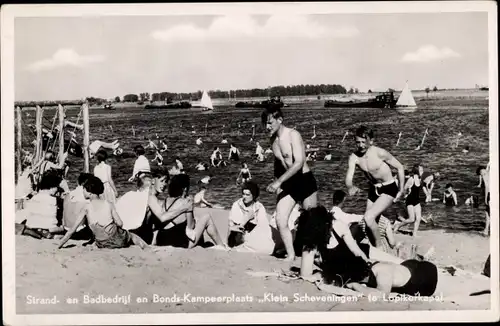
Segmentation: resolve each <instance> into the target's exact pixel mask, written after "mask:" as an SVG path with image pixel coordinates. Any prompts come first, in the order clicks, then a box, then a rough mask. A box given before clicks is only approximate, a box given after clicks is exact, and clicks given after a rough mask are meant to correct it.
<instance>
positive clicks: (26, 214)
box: [15, 171, 64, 239]
mask: <svg viewBox="0 0 500 326" xmlns="http://www.w3.org/2000/svg"><path fill="white" fill-rule="evenodd" d="M60 183H61V177H60V176H59V174H58V173H57V172H56V171H47V172H45V173H44V174H43V175H42V177H41V179H40V182H39V184H38V188H39V190H38V193H37V194H36V195H34V196H33V197H32V198H31V199H29V200H27V201H26V202H25V203H24V209H22V210H19V211H17V212H16V218H15V221H16V223H19V224H23V225H25V227H27V228H30V229H32V230H34V231H35V232H38V233H39V234H40V236H41V237H44V238H49V239H51V238H53V235H54V234H56V233H60V232H64V228H62V227H61V226H60V223H59V222H58V220H57V212H58V207H57V198H56V197H55V195H56V193H57V192H58V187H59V184H60Z"/></svg>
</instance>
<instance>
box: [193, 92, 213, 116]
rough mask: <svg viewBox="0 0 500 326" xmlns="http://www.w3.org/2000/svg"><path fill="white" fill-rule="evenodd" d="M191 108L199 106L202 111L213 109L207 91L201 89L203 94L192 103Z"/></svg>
mask: <svg viewBox="0 0 500 326" xmlns="http://www.w3.org/2000/svg"><path fill="white" fill-rule="evenodd" d="M192 105H193V108H201V110H202V111H213V110H214V106H213V104H212V99H211V98H210V96H209V95H208V92H207V91H203V95H202V96H201V100H200V101H197V102H193V103H192Z"/></svg>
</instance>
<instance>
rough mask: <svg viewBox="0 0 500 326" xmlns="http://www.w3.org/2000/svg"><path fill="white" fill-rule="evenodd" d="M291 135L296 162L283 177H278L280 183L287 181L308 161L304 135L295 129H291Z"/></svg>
mask: <svg viewBox="0 0 500 326" xmlns="http://www.w3.org/2000/svg"><path fill="white" fill-rule="evenodd" d="M290 137H291V141H292V155H293V160H294V162H293V164H292V166H291V167H290V168H289V169H288V170H286V172H285V173H284V174H283V175H282V176H281V177H279V178H278V182H279V183H280V184H282V183H283V182H285V181H287V180H288V179H290V178H291V177H292V176H294V175H295V174H296V173H297V172H299V171H300V170H301V169H302V167H303V166H304V163H305V162H306V151H305V147H304V142H303V141H302V137H301V136H300V134H299V133H298V132H297V131H295V130H292V131H290Z"/></svg>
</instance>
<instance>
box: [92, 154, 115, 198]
mask: <svg viewBox="0 0 500 326" xmlns="http://www.w3.org/2000/svg"><path fill="white" fill-rule="evenodd" d="M96 158H97V161H98V162H99V164H97V165H96V166H95V167H94V175H95V176H96V177H98V178H99V179H101V181H102V183H103V184H104V193H103V198H104V199H105V200H107V201H109V202H110V203H113V204H114V203H116V197H118V191H117V190H116V187H115V183H114V182H113V178H112V177H111V166H110V165H108V164H107V163H106V160H107V159H108V153H106V151H104V150H99V151H98V152H97V154H96Z"/></svg>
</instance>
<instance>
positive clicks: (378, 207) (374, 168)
mask: <svg viewBox="0 0 500 326" xmlns="http://www.w3.org/2000/svg"><path fill="white" fill-rule="evenodd" d="M355 137H356V145H357V151H356V152H354V153H352V154H351V156H349V167H348V170H347V175H346V178H345V184H346V186H347V188H348V191H349V195H351V196H353V195H355V194H356V193H357V192H358V191H359V189H358V188H357V187H355V186H353V184H352V178H353V176H354V172H355V171H356V166H359V168H360V169H361V170H362V171H363V172H364V173H365V175H366V176H367V178H368V180H369V181H370V182H371V183H372V184H371V185H370V190H369V192H368V201H367V203H366V211H365V214H364V216H363V219H364V220H365V222H366V225H367V226H368V228H369V229H370V232H369V233H371V234H369V236H370V235H371V236H372V239H370V240H371V242H372V244H374V245H375V246H376V247H380V246H381V245H382V242H381V237H380V234H379V231H378V225H377V221H376V219H377V218H378V217H379V216H380V215H381V214H382V213H383V212H384V211H385V210H386V209H387V208H389V207H390V206H391V205H392V203H393V202H395V201H397V200H398V199H399V198H400V197H401V196H402V195H403V185H404V184H405V173H404V167H403V165H402V164H401V163H400V162H399V161H398V160H396V159H395V158H394V156H392V155H391V154H390V153H389V152H388V151H386V150H385V149H382V148H380V147H376V146H374V145H373V130H371V129H368V128H367V127H364V126H361V127H359V128H358V130H356V135H355ZM391 167H394V168H396V169H397V170H398V178H399V184H400V185H401V187H400V188H399V189H398V186H397V185H396V181H395V179H394V177H393V175H392V171H391Z"/></svg>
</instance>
